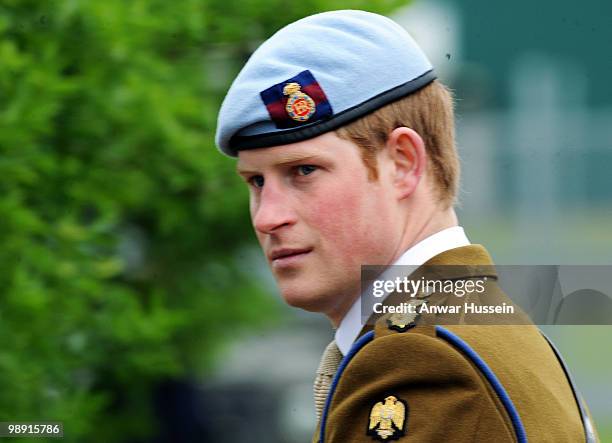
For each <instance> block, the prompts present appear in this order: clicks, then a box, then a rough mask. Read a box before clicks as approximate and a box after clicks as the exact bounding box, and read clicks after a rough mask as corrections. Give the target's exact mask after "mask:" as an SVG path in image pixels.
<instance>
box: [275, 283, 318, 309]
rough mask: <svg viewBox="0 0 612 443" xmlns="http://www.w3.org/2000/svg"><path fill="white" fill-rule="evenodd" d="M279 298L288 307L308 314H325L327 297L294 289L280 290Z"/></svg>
mask: <svg viewBox="0 0 612 443" xmlns="http://www.w3.org/2000/svg"><path fill="white" fill-rule="evenodd" d="M280 292H281V296H282V297H283V299H284V300H285V303H287V304H288V305H289V306H292V307H294V308H300V309H303V310H305V311H310V312H325V310H326V309H325V307H326V306H327V305H328V304H330V300H329V296H326V295H324V294H320V293H315V292H313V291H305V290H304V289H303V288H302V289H295V288H291V289H289V288H282V287H281V288H280Z"/></svg>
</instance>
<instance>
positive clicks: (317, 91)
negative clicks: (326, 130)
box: [260, 71, 333, 129]
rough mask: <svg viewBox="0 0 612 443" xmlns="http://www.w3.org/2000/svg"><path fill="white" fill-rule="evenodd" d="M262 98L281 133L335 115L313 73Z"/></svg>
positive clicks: (273, 88) (301, 75)
mask: <svg viewBox="0 0 612 443" xmlns="http://www.w3.org/2000/svg"><path fill="white" fill-rule="evenodd" d="M260 95H261V99H262V100H263V102H264V104H265V105H266V108H267V110H268V114H270V118H271V119H272V121H273V122H274V124H275V125H276V127H277V128H278V129H287V128H294V127H297V126H300V125H303V124H305V123H312V122H316V121H319V120H322V119H324V118H326V117H330V116H331V115H332V114H333V111H332V107H331V104H330V103H329V100H328V99H327V96H326V95H325V93H324V92H323V88H321V85H319V82H317V80H316V79H315V78H314V76H313V75H312V73H311V72H310V71H302V72H300V73H299V74H298V75H296V76H295V77H292V78H290V79H287V80H285V81H284V82H281V83H277V84H276V85H274V86H271V87H269V88H268V89H266V90H265V91H262V92H261V93H260Z"/></svg>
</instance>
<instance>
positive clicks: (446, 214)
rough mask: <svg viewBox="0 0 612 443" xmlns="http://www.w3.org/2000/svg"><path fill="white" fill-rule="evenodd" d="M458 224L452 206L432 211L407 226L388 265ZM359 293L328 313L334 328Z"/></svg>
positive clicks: (347, 298)
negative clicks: (421, 243)
mask: <svg viewBox="0 0 612 443" xmlns="http://www.w3.org/2000/svg"><path fill="white" fill-rule="evenodd" d="M457 225H458V219H457V215H456V213H455V210H454V209H453V208H452V207H451V208H448V209H447V210H444V211H433V212H431V214H430V215H429V216H428V217H426V218H424V219H423V220H422V222H421V223H419V224H416V223H415V224H414V225H412V226H410V227H409V226H407V227H406V229H405V230H404V235H403V236H402V239H401V241H400V242H399V243H398V247H397V248H396V251H395V253H394V256H393V259H392V260H391V261H390V262H389V263H387V265H391V264H393V263H395V262H396V261H397V259H398V258H399V257H401V255H402V254H403V253H404V252H406V251H407V250H408V249H410V248H411V247H413V246H414V245H416V244H418V243H420V242H421V241H423V240H425V239H426V238H427V237H430V236H432V235H433V234H435V233H437V232H440V231H443V230H444V229H447V228H452V227H453V226H457ZM359 295H360V294H359V292H357V293H355V294H353V295H352V297H346V298H345V300H344V303H343V304H342V305H341V306H339V307H338V308H339V309H337V310H336V311H334V312H332V313H328V314H327V317H328V318H329V319H330V321H331V323H332V325H333V326H334V328H337V327H338V326H339V325H340V322H341V321H342V319H343V318H344V316H345V315H346V313H347V312H348V310H349V309H350V308H351V306H353V304H354V303H355V300H357V298H359Z"/></svg>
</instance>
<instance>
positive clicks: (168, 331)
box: [0, 0, 405, 442]
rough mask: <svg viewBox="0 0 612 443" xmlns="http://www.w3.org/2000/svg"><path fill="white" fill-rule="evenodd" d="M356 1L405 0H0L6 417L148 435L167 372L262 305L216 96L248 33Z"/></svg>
mask: <svg viewBox="0 0 612 443" xmlns="http://www.w3.org/2000/svg"><path fill="white" fill-rule="evenodd" d="M349 4H350V7H352V8H362V9H369V10H374V11H379V12H387V11H389V10H391V9H393V8H394V7H396V6H398V5H401V4H405V2H404V1H392V0H388V1H384V0H378V1H377V0H369V1H366V0H361V1H359V0H357V1H352V2H348V1H340V0H329V1H321V0H318V1H315V0H306V1H301V2H285V1H280V0H265V1H262V0H258V1H253V0H246V1H240V2H238V1H227V0H208V1H206V0H185V1H180V2H167V1H161V0H151V1H145V0H134V1H130V2H125V1H123V0H107V1H104V2H84V1H79V0H58V1H55V2H52V3H49V2H43V1H32V0H30V1H28V0H25V1H24V0H5V1H3V2H2V5H1V6H0V60H1V67H0V288H1V289H0V386H2V390H0V420H62V421H64V423H65V432H66V438H65V439H66V441H88V442H102V441H104V442H108V441H121V440H122V439H123V440H132V441H133V439H139V438H146V436H147V435H149V434H151V433H154V432H155V429H154V425H152V423H154V419H153V418H152V416H151V414H152V413H151V407H150V393H151V389H152V386H154V384H155V383H156V382H157V381H158V380H160V379H161V378H163V377H168V376H171V377H181V376H185V375H187V374H194V373H199V372H200V371H204V370H205V369H206V368H207V366H208V365H209V364H210V362H211V360H212V358H211V357H212V356H213V355H214V351H215V349H216V348H218V347H219V346H220V345H221V344H223V342H224V341H225V340H226V339H227V337H228V333H227V331H228V329H231V330H235V329H237V328H240V327H245V326H249V327H252V325H253V323H256V322H261V321H264V320H265V318H266V317H267V316H269V315H270V314H269V313H270V309H272V310H273V306H274V303H272V302H271V300H270V298H269V297H266V296H264V295H263V291H262V289H261V288H258V287H257V286H256V285H255V283H254V282H252V281H249V279H248V275H249V273H250V272H252V269H248V267H249V263H250V261H249V260H247V258H248V257H245V256H244V255H245V254H244V245H245V242H247V241H248V239H249V237H250V235H251V234H250V227H249V224H248V213H247V206H246V198H245V197H246V193H245V190H244V189H243V188H244V186H243V185H241V184H240V182H239V180H238V178H237V176H236V174H235V172H234V162H232V161H228V160H227V159H226V158H224V157H223V156H221V155H219V154H218V152H216V149H215V148H214V142H213V133H214V128H215V124H216V113H217V111H218V107H219V104H220V102H221V100H222V97H223V94H224V92H225V90H226V89H227V87H228V84H229V81H230V80H231V79H232V78H233V76H234V75H235V74H236V73H237V70H238V69H239V68H240V66H241V65H242V63H243V62H244V61H245V59H246V58H247V57H248V55H249V54H250V52H251V51H252V50H253V49H254V48H255V47H256V45H257V44H258V42H260V41H261V40H263V39H265V38H266V37H267V36H269V35H270V34H271V33H272V32H273V31H275V30H276V29H278V28H280V27H281V26H282V25H284V24H286V23H288V22H291V21H293V20H295V19H297V18H299V17H302V16H305V15H308V14H311V13H314V12H317V11H323V10H329V9H339V8H342V7H347V6H349ZM245 268H246V269H245ZM120 436H121V437H120ZM36 441H40V440H36Z"/></svg>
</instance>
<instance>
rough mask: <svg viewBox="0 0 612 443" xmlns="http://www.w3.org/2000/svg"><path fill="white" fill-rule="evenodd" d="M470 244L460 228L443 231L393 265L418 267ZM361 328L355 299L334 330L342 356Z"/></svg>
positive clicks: (415, 246)
mask: <svg viewBox="0 0 612 443" xmlns="http://www.w3.org/2000/svg"><path fill="white" fill-rule="evenodd" d="M469 244H470V241H469V240H468V238H467V236H466V235H465V232H464V230H463V228H462V227H461V226H454V227H452V228H447V229H443V230H442V231H440V232H437V233H435V234H433V235H430V236H429V237H427V238H426V239H424V240H422V241H420V242H419V243H417V244H416V245H414V246H412V247H411V248H410V249H408V250H407V251H406V252H404V253H403V254H402V255H401V256H400V258H398V259H397V261H396V262H395V263H393V264H394V265H404V266H405V265H414V266H420V265H422V264H423V263H425V262H426V261H427V260H429V259H430V258H432V257H435V256H436V255H438V254H441V253H442V252H444V251H448V250H449V249H454V248H459V247H461V246H467V245H469ZM362 328H363V325H362V323H361V298H360V297H357V299H356V300H355V302H354V303H353V306H351V308H350V309H349V310H348V312H347V313H346V315H345V316H344V318H343V319H342V321H341V322H340V326H339V327H338V329H336V337H335V338H336V344H337V345H338V348H340V351H341V352H342V354H343V355H346V354H347V353H348V351H349V350H350V349H351V346H353V342H354V341H355V339H357V336H358V335H359V332H360V331H361V329H362Z"/></svg>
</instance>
